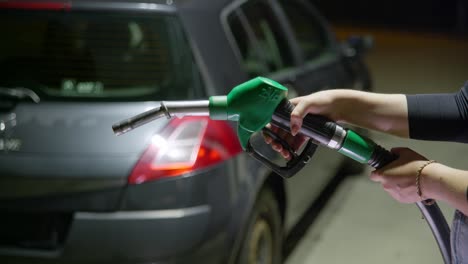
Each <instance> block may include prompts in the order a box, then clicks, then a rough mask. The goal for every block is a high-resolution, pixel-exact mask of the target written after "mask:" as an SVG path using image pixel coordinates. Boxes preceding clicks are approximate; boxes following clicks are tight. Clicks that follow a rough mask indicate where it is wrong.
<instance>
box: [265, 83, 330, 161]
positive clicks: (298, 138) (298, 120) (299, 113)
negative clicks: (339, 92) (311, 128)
mask: <svg viewBox="0 0 468 264" xmlns="http://www.w3.org/2000/svg"><path fill="white" fill-rule="evenodd" d="M334 93H335V91H333V90H326V91H321V92H317V93H313V94H310V95H307V96H301V97H296V98H293V99H291V100H290V102H291V103H292V104H293V105H295V108H294V110H293V111H292V113H291V122H290V129H291V133H289V132H287V131H285V130H283V129H281V128H278V127H276V126H273V125H271V124H268V125H267V128H269V129H271V130H272V131H273V132H274V133H275V134H277V135H278V136H279V137H281V138H282V139H284V140H285V141H286V142H287V143H288V144H289V145H290V146H291V147H292V148H293V149H294V150H298V149H299V148H300V147H301V146H302V145H303V144H304V143H305V142H306V141H307V140H308V138H307V137H305V136H303V135H300V134H298V132H299V130H300V128H301V127H302V120H303V118H304V117H305V116H306V115H307V114H309V113H312V114H318V115H325V116H327V117H330V116H334V115H333V113H331V111H329V109H334V108H333V107H331V105H332V102H333V98H334V96H333V94H334ZM263 136H264V138H265V142H266V143H267V144H271V147H272V149H273V150H275V151H277V152H279V153H280V154H281V155H282V156H283V157H284V158H285V159H287V160H289V159H290V158H291V156H290V153H289V151H287V150H286V149H284V148H283V146H281V144H279V143H278V142H275V141H274V140H273V139H272V138H271V137H270V136H268V135H265V134H264V135H263Z"/></svg>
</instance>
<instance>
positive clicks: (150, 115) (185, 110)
mask: <svg viewBox="0 0 468 264" xmlns="http://www.w3.org/2000/svg"><path fill="white" fill-rule="evenodd" d="M208 115H209V101H208V100H197V101H166V102H164V101H163V102H161V103H160V105H159V106H158V107H155V108H153V109H150V110H148V111H146V112H143V113H141V114H138V115H136V116H133V117H130V118H128V119H125V120H122V121H120V122H118V123H115V124H114V125H112V130H113V131H114V134H116V135H122V134H125V133H127V132H129V131H131V130H133V129H135V128H137V127H139V126H142V125H144V124H146V123H149V122H151V121H153V120H156V119H159V118H161V117H166V118H168V119H169V118H172V117H184V116H208Z"/></svg>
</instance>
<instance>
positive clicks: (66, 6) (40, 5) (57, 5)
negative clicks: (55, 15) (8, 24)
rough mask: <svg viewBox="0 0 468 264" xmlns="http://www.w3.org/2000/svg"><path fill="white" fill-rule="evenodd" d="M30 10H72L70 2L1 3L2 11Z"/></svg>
mask: <svg viewBox="0 0 468 264" xmlns="http://www.w3.org/2000/svg"><path fill="white" fill-rule="evenodd" d="M2 8H5V9H29V10H55V11H58V10H67V11H68V10H70V8H71V3H70V2H52V1H51V2H37V1H11V2H10V1H7V2H0V9H2Z"/></svg>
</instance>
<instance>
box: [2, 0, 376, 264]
mask: <svg viewBox="0 0 468 264" xmlns="http://www.w3.org/2000/svg"><path fill="white" fill-rule="evenodd" d="M0 14H1V15H0V22H1V23H0V35H1V36H2V41H1V43H0V262H1V263H281V262H282V259H283V256H282V252H283V248H284V241H285V240H286V238H287V237H290V235H291V231H292V230H294V228H295V226H297V224H298V223H299V222H300V220H301V218H302V217H303V216H304V213H305V212H307V210H308V208H309V207H310V206H311V204H312V203H313V202H314V201H315V200H316V199H317V197H319V194H320V193H321V192H323V190H325V186H327V184H328V183H329V182H330V181H331V179H333V176H334V175H336V173H337V172H338V171H340V170H342V169H343V168H348V167H346V166H347V164H346V163H345V162H344V159H342V158H341V157H340V156H339V155H338V154H335V153H332V152H329V151H327V150H320V151H319V153H318V154H317V155H316V156H315V158H314V159H313V161H312V162H311V164H310V165H309V166H307V167H306V168H305V169H304V170H303V171H302V172H301V173H300V174H299V175H297V176H295V177H294V178H291V179H288V180H284V179H283V178H281V177H279V176H278V175H275V174H274V173H272V172H271V171H269V170H268V169H266V168H265V167H263V166H262V165H261V164H260V163H258V162H257V161H255V160H253V159H252V158H250V157H249V156H248V155H246V154H245V153H243V152H242V151H241V148H240V146H239V143H238V142H237V137H236V134H235V130H233V124H230V123H226V122H221V121H211V120H208V119H204V118H189V119H175V120H159V121H157V122H153V123H151V124H149V125H146V126H144V127H141V128H139V129H137V130H135V131H133V132H131V133H128V134H125V135H123V136H121V137H116V136H114V135H113V132H112V129H111V126H112V124H113V123H115V122H117V121H120V120H122V119H123V118H127V117H130V116H133V115H135V114H138V113H140V112H143V111H145V110H147V109H149V108H152V107H155V106H157V105H158V101H160V100H190V99H201V98H207V97H208V96H211V95H216V94H226V93H228V92H229V91H230V89H231V88H232V87H234V86H236V85H237V84H239V83H242V82H244V81H246V80H248V79H249V78H251V77H254V76H258V75H263V76H266V77H269V78H272V79H275V80H277V81H279V82H281V83H284V84H287V85H288V86H289V87H290V94H291V95H292V96H294V95H301V94H308V93H311V92H314V91H318V90H321V89H332V88H336V87H355V88H356V89H369V88H370V79H369V74H368V72H367V70H366V67H365V65H364V63H363V60H362V56H363V54H364V51H365V49H366V48H367V45H366V42H365V41H363V39H362V38H354V39H352V40H350V41H348V42H346V43H338V42H337V41H336V40H335V38H334V36H333V34H332V33H331V32H330V30H329V29H328V26H327V24H326V22H325V21H324V20H323V18H322V17H321V16H320V15H319V14H318V13H317V12H316V10H315V9H314V8H313V7H312V6H311V5H310V3H309V2H307V1H301V0H287V1H286V0H252V1H249V0H241V1H237V0H234V1H232V0H218V1H212V0H197V1H195V0H174V1H173V0H164V1H162V0H151V1H139V0H106V1H104V0H102V1H86V0H69V1H61V0H54V1H51V0H50V1H49V0H47V1H9V0H6V1H1V2H0ZM161 139H166V142H167V144H166V149H170V151H163V150H162V149H161V144H158V143H160V141H161Z"/></svg>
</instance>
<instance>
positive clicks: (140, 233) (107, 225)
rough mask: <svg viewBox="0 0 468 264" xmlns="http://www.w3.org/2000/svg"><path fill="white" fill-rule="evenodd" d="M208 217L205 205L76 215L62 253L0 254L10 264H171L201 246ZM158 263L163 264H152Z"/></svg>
mask: <svg viewBox="0 0 468 264" xmlns="http://www.w3.org/2000/svg"><path fill="white" fill-rule="evenodd" d="M210 214H211V208H210V206H208V205H200V206H195V207H190V208H181V209H171V210H152V211H121V212H112V213H94V212H92V213H91V212H77V213H75V215H74V219H73V223H72V226H71V229H70V233H69V234H68V238H67V241H66V242H65V245H64V247H63V248H62V249H61V250H59V251H53V252H51V251H36V250H28V251H25V250H19V249H5V248H4V249H0V254H1V255H2V256H6V255H9V256H10V257H12V258H14V259H15V261H14V262H15V263H21V261H20V260H21V259H24V260H25V261H26V262H24V263H33V262H30V261H31V260H32V259H34V260H38V261H40V262H41V263H43V262H44V261H45V262H50V263H69V262H72V263H107V262H113V263H126V262H131V263H173V262H172V259H173V258H174V256H181V255H184V254H186V252H188V251H190V250H193V248H194V247H195V246H197V245H199V244H200V243H201V242H202V240H203V238H204V234H205V232H206V229H207V227H208V223H209V219H210ZM0 259H1V258H0ZM28 259H29V260H28ZM113 260H118V261H117V262H116V261H113ZM159 260H161V261H162V262H154V261H159ZM164 260H168V262H165V261H164ZM169 260H171V261H169Z"/></svg>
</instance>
